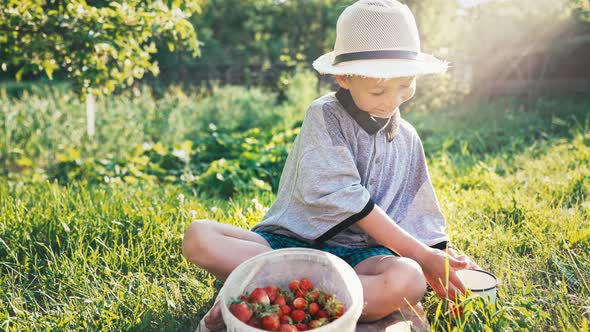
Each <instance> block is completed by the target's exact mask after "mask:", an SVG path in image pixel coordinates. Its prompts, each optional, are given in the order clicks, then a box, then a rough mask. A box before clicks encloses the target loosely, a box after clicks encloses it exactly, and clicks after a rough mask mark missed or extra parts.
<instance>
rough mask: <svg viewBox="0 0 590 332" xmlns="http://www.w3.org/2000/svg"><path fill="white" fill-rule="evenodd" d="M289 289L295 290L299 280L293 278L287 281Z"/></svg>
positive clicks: (297, 287)
mask: <svg viewBox="0 0 590 332" xmlns="http://www.w3.org/2000/svg"><path fill="white" fill-rule="evenodd" d="M289 289H290V290H292V291H294V292H295V291H297V290H298V289H299V280H293V281H291V282H290V283H289Z"/></svg>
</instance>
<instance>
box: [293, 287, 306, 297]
mask: <svg viewBox="0 0 590 332" xmlns="http://www.w3.org/2000/svg"><path fill="white" fill-rule="evenodd" d="M295 297H305V292H304V291H302V290H301V289H298V290H296V291H295Z"/></svg>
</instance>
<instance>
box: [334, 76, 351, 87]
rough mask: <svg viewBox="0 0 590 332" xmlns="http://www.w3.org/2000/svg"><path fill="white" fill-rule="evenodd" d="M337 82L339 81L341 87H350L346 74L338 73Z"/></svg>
mask: <svg viewBox="0 0 590 332" xmlns="http://www.w3.org/2000/svg"><path fill="white" fill-rule="evenodd" d="M336 82H338V85H340V87H341V88H343V89H346V90H348V89H350V84H349V82H348V79H347V77H346V76H345V75H336Z"/></svg>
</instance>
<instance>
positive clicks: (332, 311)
mask: <svg viewBox="0 0 590 332" xmlns="http://www.w3.org/2000/svg"><path fill="white" fill-rule="evenodd" d="M324 310H325V311H326V312H327V313H328V315H329V316H330V317H331V318H333V317H340V316H342V314H344V304H342V302H340V301H338V300H337V299H336V298H331V299H329V300H328V301H326V305H325V306H324Z"/></svg>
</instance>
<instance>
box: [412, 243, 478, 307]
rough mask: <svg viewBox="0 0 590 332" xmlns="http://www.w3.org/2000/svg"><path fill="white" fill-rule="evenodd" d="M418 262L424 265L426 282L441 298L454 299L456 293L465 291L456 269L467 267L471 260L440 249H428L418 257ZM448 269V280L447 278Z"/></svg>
mask: <svg viewBox="0 0 590 332" xmlns="http://www.w3.org/2000/svg"><path fill="white" fill-rule="evenodd" d="M417 262H418V263H419V264H420V266H421V267H422V271H423V272H424V277H426V282H428V284H429V285H430V287H432V289H434V291H435V292H436V294H438V296H440V297H441V298H450V299H451V300H453V301H454V300H455V298H456V295H458V294H464V293H465V285H463V282H462V281H461V279H459V277H458V276H457V274H456V273H455V271H456V270H462V269H465V268H467V267H468V265H469V262H467V261H465V260H459V259H457V258H455V257H453V256H451V255H449V254H447V253H445V252H444V251H442V250H438V249H429V250H427V251H426V253H425V254H424V255H422V257H419V258H418V259H417ZM447 262H448V263H447ZM447 264H448V269H447ZM447 270H448V282H447V279H446V273H447V272H446V271H447Z"/></svg>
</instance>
